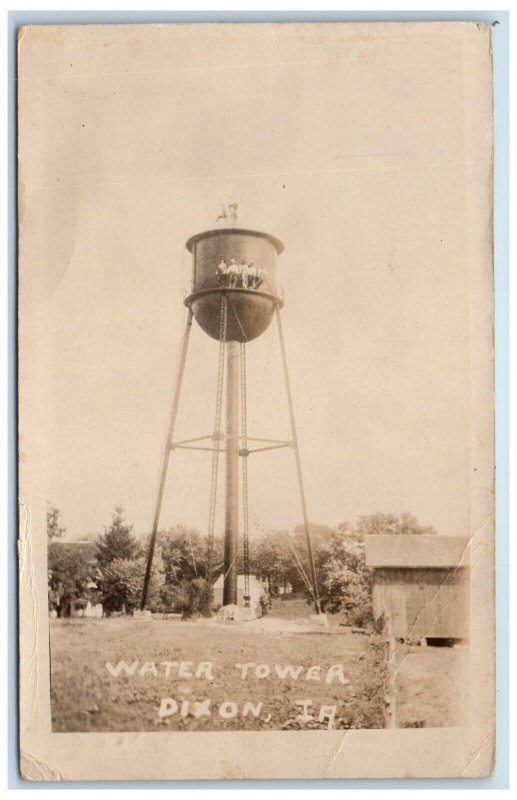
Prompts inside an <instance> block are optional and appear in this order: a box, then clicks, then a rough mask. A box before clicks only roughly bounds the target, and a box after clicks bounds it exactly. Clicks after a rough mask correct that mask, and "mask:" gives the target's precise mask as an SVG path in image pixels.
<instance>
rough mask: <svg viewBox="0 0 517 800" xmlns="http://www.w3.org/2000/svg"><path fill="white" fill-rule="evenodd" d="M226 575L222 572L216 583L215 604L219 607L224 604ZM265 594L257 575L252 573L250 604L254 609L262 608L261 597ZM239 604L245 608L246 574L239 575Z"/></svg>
mask: <svg viewBox="0 0 517 800" xmlns="http://www.w3.org/2000/svg"><path fill="white" fill-rule="evenodd" d="M223 586H224V576H223V574H222V573H221V574H220V575H219V577H218V578H217V580H216V581H215V583H214V606H215V607H217V608H219V607H220V606H222V604H223ZM263 594H264V589H263V588H262V586H261V585H260V583H259V581H258V580H257V578H256V577H255V575H250V596H251V600H250V604H251V607H252V608H254V609H259V610H260V598H261V597H262V595H263ZM237 606H238V607H239V608H244V575H238V576H237Z"/></svg>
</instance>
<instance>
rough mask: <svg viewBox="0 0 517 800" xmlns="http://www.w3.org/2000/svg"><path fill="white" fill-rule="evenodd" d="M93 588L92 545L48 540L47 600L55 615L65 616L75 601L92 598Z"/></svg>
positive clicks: (93, 564)
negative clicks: (55, 611) (53, 608)
mask: <svg viewBox="0 0 517 800" xmlns="http://www.w3.org/2000/svg"><path fill="white" fill-rule="evenodd" d="M94 589H95V554H94V548H93V547H92V546H88V545H82V544H76V543H72V542H68V543H66V542H53V541H52V542H49V546H48V594H49V603H50V605H51V606H54V607H55V608H56V610H57V613H58V616H60V617H63V616H67V615H68V614H69V613H70V607H71V604H72V603H74V602H76V601H77V600H88V599H90V598H91V597H93V595H94Z"/></svg>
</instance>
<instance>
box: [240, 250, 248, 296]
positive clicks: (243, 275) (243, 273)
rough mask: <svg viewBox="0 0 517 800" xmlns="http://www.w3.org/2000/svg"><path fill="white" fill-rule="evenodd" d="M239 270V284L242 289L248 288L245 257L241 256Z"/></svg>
mask: <svg viewBox="0 0 517 800" xmlns="http://www.w3.org/2000/svg"><path fill="white" fill-rule="evenodd" d="M240 271H241V286H242V288H243V289H247V288H248V262H247V261H246V259H245V258H243V259H242V261H241V266H240Z"/></svg>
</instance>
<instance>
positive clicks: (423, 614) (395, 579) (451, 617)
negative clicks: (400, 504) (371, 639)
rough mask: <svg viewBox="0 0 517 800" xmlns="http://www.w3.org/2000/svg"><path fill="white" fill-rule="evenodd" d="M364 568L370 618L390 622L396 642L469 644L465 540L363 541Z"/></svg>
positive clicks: (390, 537) (398, 538)
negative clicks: (369, 573)
mask: <svg viewBox="0 0 517 800" xmlns="http://www.w3.org/2000/svg"><path fill="white" fill-rule="evenodd" d="M366 563H367V565H368V566H369V567H371V568H372V570H373V616H374V619H375V620H377V621H378V620H380V618H381V617H382V616H383V615H384V617H386V618H387V617H391V624H392V630H393V635H394V636H395V637H396V638H403V639H408V640H410V641H421V640H426V642H427V643H429V644H440V643H441V642H444V641H446V640H466V639H468V627H469V582H468V577H469V575H468V572H469V568H468V538H467V537H464V536H433V535H426V534H421V535H417V534H415V535H410V534H404V535H398V534H381V535H377V536H367V537H366Z"/></svg>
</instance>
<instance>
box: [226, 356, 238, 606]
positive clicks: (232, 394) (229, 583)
mask: <svg viewBox="0 0 517 800" xmlns="http://www.w3.org/2000/svg"><path fill="white" fill-rule="evenodd" d="M239 356H240V349H239V343H238V342H227V344H226V506H225V527H224V588H223V605H225V606H227V605H237V557H238V551H239V377H240V359H239Z"/></svg>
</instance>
